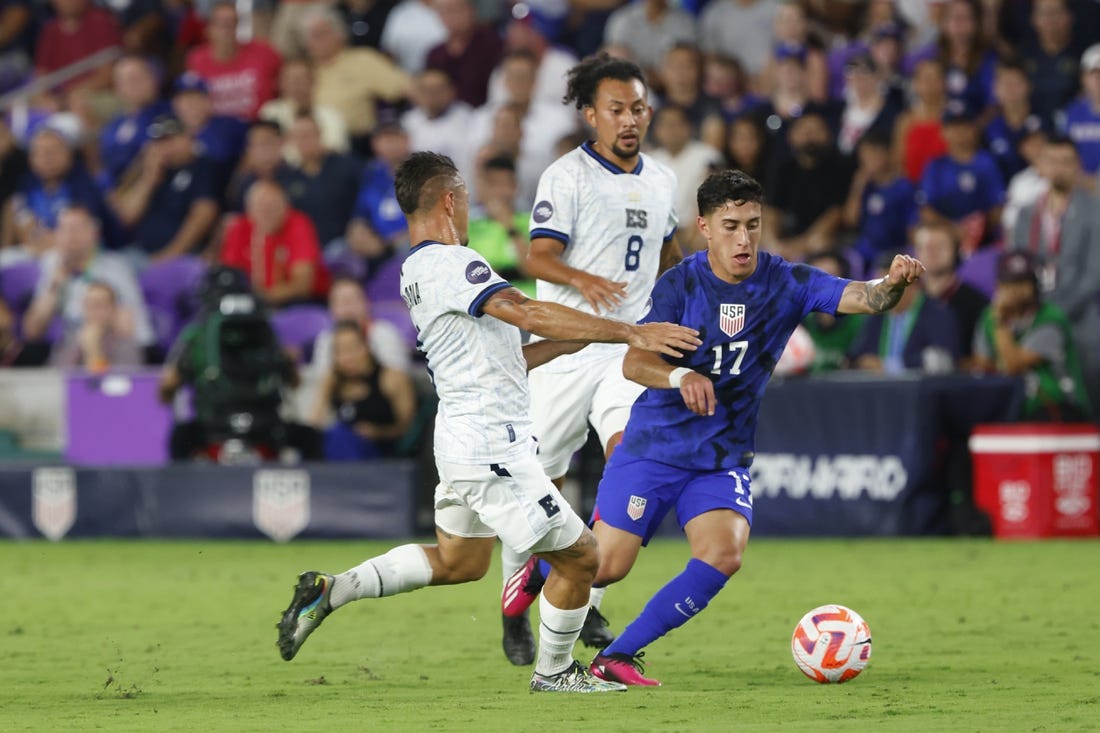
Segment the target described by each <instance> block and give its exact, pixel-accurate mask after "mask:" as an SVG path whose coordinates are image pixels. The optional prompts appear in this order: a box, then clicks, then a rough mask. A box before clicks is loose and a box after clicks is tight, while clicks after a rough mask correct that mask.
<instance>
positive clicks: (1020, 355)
mask: <svg viewBox="0 0 1100 733" xmlns="http://www.w3.org/2000/svg"><path fill="white" fill-rule="evenodd" d="M974 354H975V356H976V357H977V359H978V363H979V365H980V366H982V367H984V368H985V369H986V370H988V371H996V372H1000V373H1003V374H1011V375H1014V376H1022V377H1024V378H1025V379H1024V386H1025V390H1026V398H1025V402H1024V407H1023V411H1022V415H1021V417H1022V418H1023V419H1025V420H1051V421H1056V422H1063V421H1065V422H1079V421H1081V420H1087V419H1088V418H1089V417H1091V414H1092V410H1091V408H1090V407H1089V400H1088V397H1087V396H1086V393H1085V389H1084V385H1085V381H1084V378H1083V377H1082V374H1081V366H1080V362H1079V361H1078V354H1077V347H1076V345H1075V344H1074V340H1073V337H1072V335H1071V333H1070V324H1069V320H1068V319H1067V318H1066V314H1065V313H1063V312H1062V310H1061V309H1060V308H1058V307H1057V306H1056V305H1053V304H1051V303H1046V302H1044V301H1043V299H1042V297H1041V296H1040V294H1039V283H1038V280H1037V278H1036V275H1035V270H1034V269H1033V263H1032V260H1031V258H1030V257H1028V256H1027V255H1026V254H1024V253H1022V252H1010V253H1006V254H1004V255H1002V256H1001V260H1000V262H999V263H998V273H997V290H996V292H994V294H993V302H992V304H991V305H990V306H989V308H988V309H986V311H985V313H984V315H983V316H982V321H981V326H980V328H979V330H978V332H977V333H976V334H975V335H974Z"/></svg>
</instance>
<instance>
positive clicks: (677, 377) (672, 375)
mask: <svg viewBox="0 0 1100 733" xmlns="http://www.w3.org/2000/svg"><path fill="white" fill-rule="evenodd" d="M688 374H691V370H690V369H688V368H687V367H676V368H675V369H673V370H672V371H671V372H669V373H668V386H669V387H671V388H672V389H680V384H681V383H683V381H684V377H686V376H687V375H688Z"/></svg>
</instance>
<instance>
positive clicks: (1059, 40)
mask: <svg viewBox="0 0 1100 733" xmlns="http://www.w3.org/2000/svg"><path fill="white" fill-rule="evenodd" d="M1031 23H1032V26H1033V27H1034V28H1035V35H1036V39H1035V41H1034V42H1033V43H1029V44H1027V45H1025V46H1024V47H1023V48H1022V49H1021V51H1020V55H1021V56H1022V58H1023V63H1024V68H1025V69H1027V73H1028V76H1029V77H1030V78H1031V107H1032V109H1033V110H1034V112H1035V114H1037V115H1039V117H1040V119H1042V120H1043V123H1044V124H1046V125H1049V124H1051V123H1052V122H1053V120H1054V116H1055V113H1056V112H1057V111H1058V110H1059V109H1061V108H1062V107H1063V106H1064V105H1065V104H1066V103H1068V102H1069V101H1070V100H1071V99H1073V96H1074V95H1075V94H1076V93H1077V83H1078V73H1077V60H1078V57H1079V56H1080V53H1081V49H1080V48H1078V47H1077V46H1076V45H1075V44H1074V42H1073V14H1072V13H1070V11H1069V8H1068V7H1067V6H1066V0H1033V3H1032V10H1031Z"/></svg>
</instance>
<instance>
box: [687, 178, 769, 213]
mask: <svg viewBox="0 0 1100 733" xmlns="http://www.w3.org/2000/svg"><path fill="white" fill-rule="evenodd" d="M695 200H696V203H697V204H698V205H699V216H707V215H708V214H710V213H712V212H714V211H717V210H718V209H720V208H722V207H723V206H725V205H726V202H727V201H732V202H733V203H735V204H737V205H738V206H740V205H741V204H744V203H746V202H749V201H752V202H755V203H760V204H762V203H764V187H763V186H761V185H760V183H758V182H757V180H756V179H755V178H753V177H752V176H750V175H747V174H745V173H742V172H741V171H739V170H724V171H719V172H717V173H712V174H711V175H709V176H707V179H706V180H705V181H703V184H702V185H701V186H699V192H698V193H697V194H696V197H695Z"/></svg>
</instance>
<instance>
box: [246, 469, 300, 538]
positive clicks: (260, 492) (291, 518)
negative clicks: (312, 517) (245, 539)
mask: <svg viewBox="0 0 1100 733" xmlns="http://www.w3.org/2000/svg"><path fill="white" fill-rule="evenodd" d="M252 521H253V523H255V525H256V527H257V529H259V530H260V531H261V532H263V533H264V534H266V535H267V536H268V537H270V538H271V539H273V540H275V541H276V542H286V541H287V540H289V539H291V538H293V537H294V536H295V535H297V534H298V533H299V532H301V531H302V530H303V529H305V528H306V527H307V526H308V525H309V474H308V473H306V472H305V471H299V470H281V469H265V470H261V471H257V472H256V473H255V474H253V476H252Z"/></svg>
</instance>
